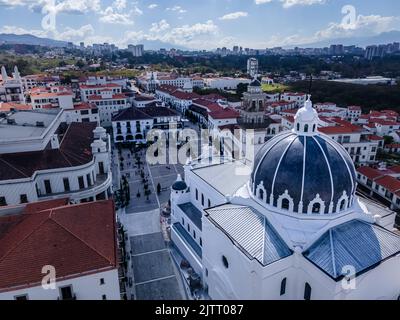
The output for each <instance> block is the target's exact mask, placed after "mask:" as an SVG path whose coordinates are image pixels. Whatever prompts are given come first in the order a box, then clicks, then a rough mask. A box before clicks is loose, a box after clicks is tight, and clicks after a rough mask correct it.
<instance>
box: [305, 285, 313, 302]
mask: <svg viewBox="0 0 400 320" xmlns="http://www.w3.org/2000/svg"><path fill="white" fill-rule="evenodd" d="M304 300H311V286H310V284H309V283H308V282H306V284H305V286H304Z"/></svg>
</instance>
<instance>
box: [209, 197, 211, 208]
mask: <svg viewBox="0 0 400 320" xmlns="http://www.w3.org/2000/svg"><path fill="white" fill-rule="evenodd" d="M208 207H209V208H210V207H211V201H210V199H208Z"/></svg>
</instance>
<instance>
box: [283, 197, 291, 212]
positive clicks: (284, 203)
mask: <svg viewBox="0 0 400 320" xmlns="http://www.w3.org/2000/svg"><path fill="white" fill-rule="evenodd" d="M289 206H290V202H289V199H282V209H284V210H289Z"/></svg>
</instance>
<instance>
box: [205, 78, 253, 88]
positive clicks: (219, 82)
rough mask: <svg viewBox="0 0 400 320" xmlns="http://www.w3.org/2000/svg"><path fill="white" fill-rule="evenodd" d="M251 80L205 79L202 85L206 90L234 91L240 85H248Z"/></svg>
mask: <svg viewBox="0 0 400 320" xmlns="http://www.w3.org/2000/svg"><path fill="white" fill-rule="evenodd" d="M251 82H252V80H250V79H246V78H230V77H218V78H205V79H204V83H205V86H206V88H210V89H219V90H236V89H237V86H238V85H239V84H240V83H243V84H250V83H251Z"/></svg>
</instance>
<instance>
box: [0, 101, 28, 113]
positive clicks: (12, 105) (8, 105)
mask: <svg viewBox="0 0 400 320" xmlns="http://www.w3.org/2000/svg"><path fill="white" fill-rule="evenodd" d="M11 109H15V110H32V106H31V105H29V104H21V103H16V102H3V103H1V102H0V112H9V111H11Z"/></svg>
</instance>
